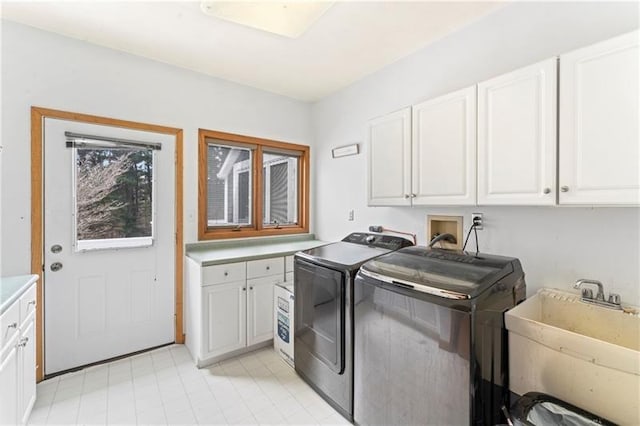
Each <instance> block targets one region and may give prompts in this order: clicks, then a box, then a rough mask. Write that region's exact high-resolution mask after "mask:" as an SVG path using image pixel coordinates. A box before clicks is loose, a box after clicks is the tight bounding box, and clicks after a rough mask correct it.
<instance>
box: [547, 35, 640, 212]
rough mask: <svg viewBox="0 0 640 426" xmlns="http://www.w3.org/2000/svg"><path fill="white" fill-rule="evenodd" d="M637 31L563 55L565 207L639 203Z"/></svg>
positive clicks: (562, 180)
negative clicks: (566, 205) (571, 205)
mask: <svg viewBox="0 0 640 426" xmlns="http://www.w3.org/2000/svg"><path fill="white" fill-rule="evenodd" d="M639 37H640V33H639V32H638V31H634V32H632V33H630V34H625V35H623V36H620V37H616V38H613V39H611V40H607V41H604V42H601V43H598V44H594V45H592V46H588V47H585V48H583V49H578V50H575V51H573V52H570V53H567V54H565V55H562V56H560V159H559V170H560V177H559V186H560V199H559V201H560V203H561V204H639V203H640V134H639V132H638V126H639V124H638V120H639V114H640V112H639V110H638V93H639V89H640V88H639V86H638V79H639V78H640V69H639V67H638V63H639V61H640V55H639V41H638V40H639Z"/></svg>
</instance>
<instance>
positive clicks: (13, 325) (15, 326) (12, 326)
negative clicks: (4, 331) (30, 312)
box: [7, 322, 18, 328]
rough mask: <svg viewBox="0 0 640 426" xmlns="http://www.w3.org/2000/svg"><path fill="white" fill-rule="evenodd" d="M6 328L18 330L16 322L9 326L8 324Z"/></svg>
mask: <svg viewBox="0 0 640 426" xmlns="http://www.w3.org/2000/svg"><path fill="white" fill-rule="evenodd" d="M7 328H18V323H17V322H12V323H11V324H9V325H8V326H7Z"/></svg>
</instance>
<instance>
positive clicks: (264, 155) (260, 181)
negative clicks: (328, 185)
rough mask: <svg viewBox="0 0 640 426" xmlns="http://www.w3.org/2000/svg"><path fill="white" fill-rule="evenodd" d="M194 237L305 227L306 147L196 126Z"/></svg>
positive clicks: (258, 233) (286, 231) (263, 233)
mask: <svg viewBox="0 0 640 426" xmlns="http://www.w3.org/2000/svg"><path fill="white" fill-rule="evenodd" d="M198 137H199V154H198V156H199V170H198V198H199V200H198V204H199V220H198V238H199V239H201V240H208V239H216V238H241V237H255V236H268V235H280V234H295V233H305V232H309V147H308V146H306V145H298V144H292V143H286V142H279V141H273V140H268V139H261V138H255V137H251V136H243V135H235V134H231V133H223V132H217V131H213V130H203V129H200V130H199V132H198Z"/></svg>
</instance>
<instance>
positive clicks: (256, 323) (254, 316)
mask: <svg viewBox="0 0 640 426" xmlns="http://www.w3.org/2000/svg"><path fill="white" fill-rule="evenodd" d="M282 280H283V277H282V276H272V277H263V278H256V279H253V280H247V286H248V287H249V289H248V290H249V293H248V294H247V345H253V344H256V343H260V342H264V341H267V340H269V339H272V338H273V312H274V310H273V309H274V308H273V287H274V286H275V285H276V284H278V283H281V282H282Z"/></svg>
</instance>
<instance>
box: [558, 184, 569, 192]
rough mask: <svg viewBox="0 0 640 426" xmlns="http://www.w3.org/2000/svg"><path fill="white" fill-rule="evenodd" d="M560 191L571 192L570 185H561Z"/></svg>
mask: <svg viewBox="0 0 640 426" xmlns="http://www.w3.org/2000/svg"><path fill="white" fill-rule="evenodd" d="M560 191H562V192H569V187H568V186H566V185H563V186H561V187H560Z"/></svg>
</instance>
